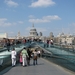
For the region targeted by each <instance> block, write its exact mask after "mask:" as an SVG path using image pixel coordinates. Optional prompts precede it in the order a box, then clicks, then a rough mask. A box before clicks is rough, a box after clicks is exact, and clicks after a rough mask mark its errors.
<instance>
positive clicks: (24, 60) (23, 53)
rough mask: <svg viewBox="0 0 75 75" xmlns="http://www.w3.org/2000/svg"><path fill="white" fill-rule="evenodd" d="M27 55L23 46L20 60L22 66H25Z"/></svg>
mask: <svg viewBox="0 0 75 75" xmlns="http://www.w3.org/2000/svg"><path fill="white" fill-rule="evenodd" d="M27 57H28V53H27V50H26V48H25V47H24V48H23V50H22V60H23V63H22V65H23V67H24V66H27Z"/></svg>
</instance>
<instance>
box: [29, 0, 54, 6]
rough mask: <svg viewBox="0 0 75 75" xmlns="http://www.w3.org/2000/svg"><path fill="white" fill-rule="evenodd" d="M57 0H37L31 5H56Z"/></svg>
mask: <svg viewBox="0 0 75 75" xmlns="http://www.w3.org/2000/svg"><path fill="white" fill-rule="evenodd" d="M54 4H55V2H53V1H52V0H38V1H36V2H32V4H31V5H30V6H29V7H48V6H52V5H54Z"/></svg>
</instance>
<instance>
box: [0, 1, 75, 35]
mask: <svg viewBox="0 0 75 75" xmlns="http://www.w3.org/2000/svg"><path fill="white" fill-rule="evenodd" d="M33 24H34V27H35V28H36V29H37V32H38V33H40V32H42V34H43V36H49V35H50V32H53V34H54V36H57V35H58V34H59V33H62V32H63V33H65V34H75V0H0V33H5V32H6V33H8V36H16V35H17V34H18V32H20V34H21V36H28V35H29V31H30V29H31V28H32V25H33Z"/></svg>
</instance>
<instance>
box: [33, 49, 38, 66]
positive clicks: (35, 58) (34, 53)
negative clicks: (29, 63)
mask: <svg viewBox="0 0 75 75" xmlns="http://www.w3.org/2000/svg"><path fill="white" fill-rule="evenodd" d="M37 55H38V52H37V50H35V51H34V52H33V65H37Z"/></svg>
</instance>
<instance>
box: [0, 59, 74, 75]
mask: <svg viewBox="0 0 75 75" xmlns="http://www.w3.org/2000/svg"><path fill="white" fill-rule="evenodd" d="M32 62H33V61H32V60H31V65H30V66H27V67H22V66H21V65H20V64H17V65H16V66H15V67H8V68H6V69H5V70H3V71H2V72H0V75H74V74H73V73H72V72H70V71H68V70H66V69H64V68H62V67H60V66H58V65H56V64H54V63H52V62H49V61H47V60H45V59H42V58H39V59H38V65H35V66H34V65H33V64H32Z"/></svg>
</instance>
